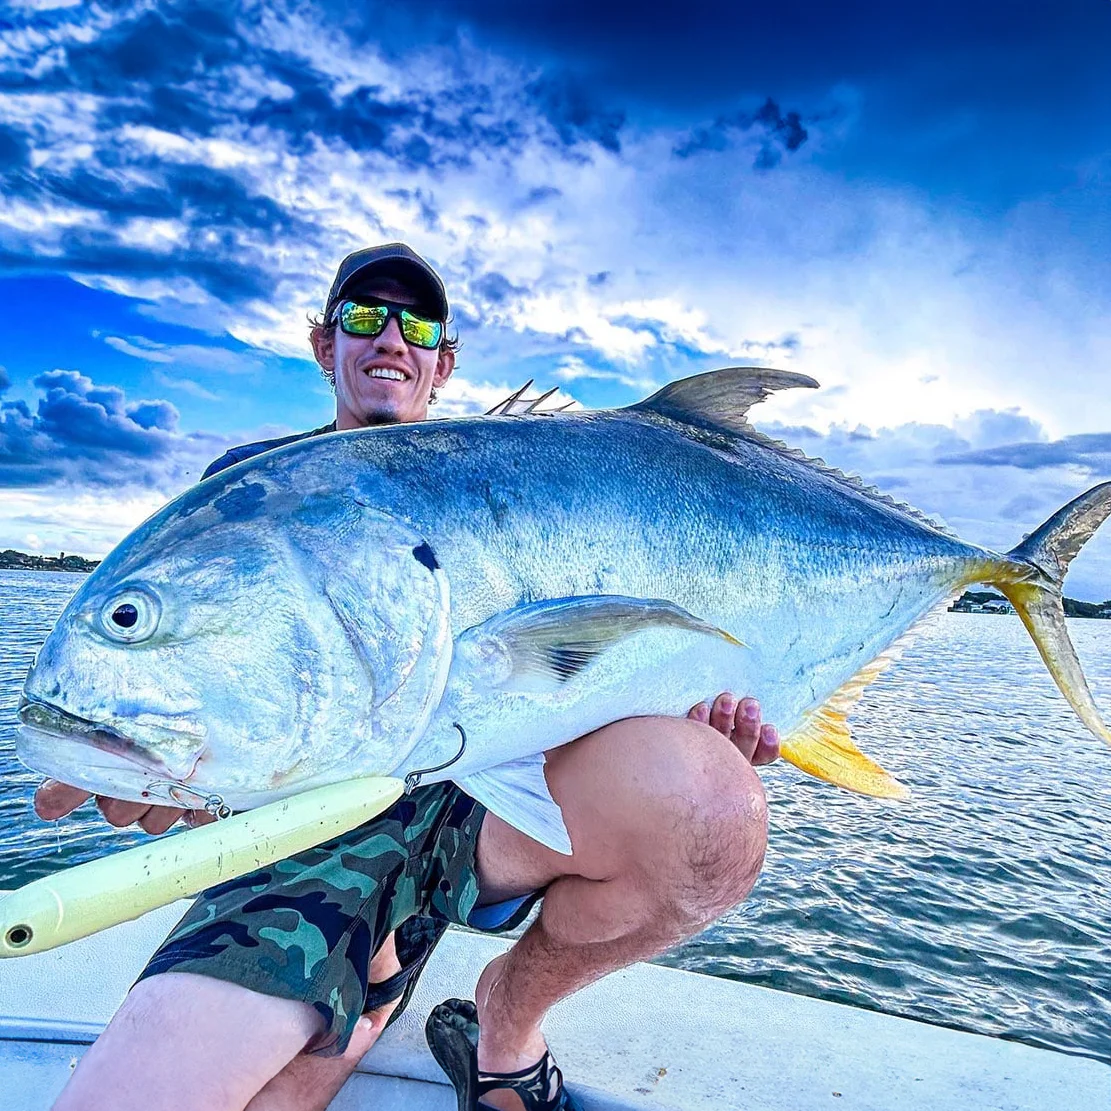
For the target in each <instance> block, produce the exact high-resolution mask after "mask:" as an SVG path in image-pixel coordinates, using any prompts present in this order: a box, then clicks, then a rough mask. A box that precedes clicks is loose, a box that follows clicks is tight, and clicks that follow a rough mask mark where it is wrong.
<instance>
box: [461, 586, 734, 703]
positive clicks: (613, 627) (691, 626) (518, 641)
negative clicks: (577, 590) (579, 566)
mask: <svg viewBox="0 0 1111 1111" xmlns="http://www.w3.org/2000/svg"><path fill="white" fill-rule="evenodd" d="M668 626H670V627H671V628H675V629H680V630H686V631H688V632H693V633H702V634H704V635H706V636H713V637H720V638H722V639H724V640H726V641H728V642H729V643H731V644H735V645H737V646H738V647H744V646H743V645H742V644H741V642H740V641H739V640H737V639H736V637H734V636H731V635H730V634H729V633H727V632H725V631H724V630H723V629H718V628H716V627H715V626H713V625H709V624H707V623H706V622H705V621H702V620H700V619H699V618H697V617H695V616H694V615H693V614H690V613H688V612H687V611H686V610H685V609H683V608H682V607H681V606H677V605H675V604H674V603H673V602H667V601H663V600H661V599H657V598H626V597H623V596H621V595H616V594H612V595H584V596H576V597H570V598H555V599H551V600H549V601H545V602H531V603H529V604H528V605H524V606H517V607H516V608H515V609H511V610H506V611H505V612H504V613H499V614H497V615H495V616H494V617H491V618H490V619H489V620H488V621H484V622H483V623H482V624H481V625H476V626H474V627H473V628H471V629H468V630H467V631H466V632H465V633H463V634H462V636H460V638H459V641H458V645H457V657H458V658H462V659H466V660H468V662H470V663H471V664H472V666H473V665H478V666H479V668H480V669H482V670H484V671H485V672H486V675H487V681H488V682H489V683H490V685H492V686H498V687H503V688H512V689H522V690H552V691H554V690H558V689H559V688H560V686H562V685H563V684H564V683H566V682H567V681H568V680H569V679H571V678H573V677H574V676H575V675H577V674H578V673H579V672H580V671H582V670H583V668H585V667H586V666H587V665H588V664H589V663H590V662H591V661H592V660H594V659H596V658H597V657H598V656H600V655H601V654H602V653H603V652H605V651H606V650H607V649H608V648H611V647H613V646H614V645H615V644H617V643H618V642H619V641H621V640H623V639H625V638H626V637H629V636H632V635H633V634H634V633H638V632H641V631H643V630H644V629H648V628H663V627H668ZM494 661H497V662H496V663H495V662H494Z"/></svg>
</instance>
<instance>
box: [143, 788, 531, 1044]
mask: <svg viewBox="0 0 1111 1111" xmlns="http://www.w3.org/2000/svg"><path fill="white" fill-rule="evenodd" d="M485 814H486V811H485V808H484V807H483V806H482V805H481V804H480V803H477V802H475V800H474V799H472V798H470V797H469V796H468V795H465V794H464V793H463V792H462V791H460V790H459V788H457V787H455V786H453V785H452V784H450V783H438V784H435V785H433V786H430V787H419V788H417V790H415V791H414V792H413V793H412V794H411V795H407V796H406V797H404V798H402V799H401V800H400V801H399V802H397V803H395V804H394V805H393V806H392V807H391V808H390V809H389V810H387V811H386V813H385V814H382V815H381V816H379V817H378V818H375V819H373V820H372V821H370V822H367V823H366V824H365V825H362V826H359V827H358V829H355V830H353V831H352V832H351V833H348V834H345V835H344V836H343V837H338V838H336V839H335V840H334V841H329V842H328V843H327V844H324V845H321V846H319V847H318V848H315V849H310V850H309V851H308V852H304V853H301V854H300V855H298V856H295V857H291V858H290V859H288V860H282V861H279V862H278V863H277V864H272V865H271V866H270V867H269V868H264V869H262V870H260V871H258V872H254V873H252V874H250V875H247V876H243V877H242V878H240V879H238V880H232V881H231V882H229V883H224V884H221V885H219V886H218V887H213V888H210V889H209V890H208V891H205V892H204V893H203V894H202V895H201V896H200V897H199V898H198V899H197V901H196V902H195V903H194V904H193V906H192V907H191V908H190V909H189V911H188V912H187V913H186V915H185V917H184V918H183V919H182V920H181V921H180V922H179V923H178V925H177V926H176V927H175V929H174V931H173V932H172V933H171V934H170V936H169V937H168V938H167V939H166V941H165V943H164V944H163V945H162V947H161V948H160V949H159V950H158V952H157V953H155V954H154V956H153V957H152V958H151V961H150V963H149V964H148V965H147V967H146V968H145V969H144V970H143V973H142V975H141V976H140V977H139V979H145V978H146V977H147V976H153V975H155V974H157V973H160V972H194V973H198V974H200V975H202V976H211V977H213V978H215V979H217V980H227V981H230V982H232V983H236V984H240V985H242V986H243V987H246V988H250V989H252V990H254V991H259V992H262V993H264V994H266V995H274V996H279V997H281V998H283V999H296V1000H299V1001H301V1002H305V1003H310V1004H312V1006H313V1007H315V1008H316V1010H317V1011H318V1012H319V1013H320V1014H321V1015H323V1017H324V1021H325V1023H326V1024H327V1025H326V1029H325V1030H324V1032H323V1033H322V1034H321V1035H320V1036H319V1038H318V1039H317V1040H316V1041H315V1042H314V1043H313V1045H312V1046H311V1051H312V1052H315V1053H320V1054H323V1055H325V1056H333V1055H336V1054H340V1053H342V1052H343V1051H344V1050H345V1049H346V1048H347V1042H348V1039H349V1038H350V1037H351V1032H352V1030H353V1029H354V1027H355V1023H356V1022H357V1021H358V1018H359V1016H360V1015H361V1014H362V1013H363V1012H364V1011H366V1010H370V1009H373V1008H374V1007H375V1006H380V1005H381V1004H382V1003H385V1002H388V1001H390V1000H393V999H396V998H398V996H399V995H402V999H403V1003H402V1005H404V1003H405V1002H407V1001H408V995H409V992H410V991H411V990H412V987H413V984H414V983H415V982H416V978H417V976H419V975H420V972H421V969H422V968H423V967H424V963H425V961H426V960H427V959H428V956H429V955H430V954H431V952H432V949H433V948H434V947H435V945H436V942H437V941H439V939H440V937H441V936H442V934H443V932H444V930H445V929H446V928H447V925H448V923H449V922H455V923H459V924H461V925H468V924H478V923H471V922H470V920H469V919H470V914H471V911H472V909H474V906H475V902H476V900H477V898H478V878H477V876H476V874H475V846H476V843H477V841H478V831H479V829H480V828H481V826H482V819H483V818H484V816H485ZM536 897H538V895H537V896H536ZM533 902H535V897H534V898H533V899H527V900H523V901H521V902H520V903H516V902H515V903H514V904H512V905H509V904H507V906H508V908H509V909H508V911H507V912H506V914H505V917H503V918H501V920H500V921H497V922H496V924H494V925H490V924H487V922H484V923H482V926H481V928H487V929H499V930H504V929H511V928H512V927H514V926H516V925H518V924H519V923H520V922H521V921H523V920H524V918H525V917H526V916H527V914H528V911H529V909H530V908H531V905H532V903H533ZM494 917H495V918H498V917H499V916H498V915H495V916H494ZM488 918H489V916H487V919H488ZM391 930H397V935H396V942H397V952H398V958H399V960H400V962H401V965H402V971H401V972H400V973H399V974H398V975H397V976H394V977H392V978H391V979H390V980H389V981H388V982H387V983H385V984H381V985H379V984H374V985H371V986H370V989H369V992H368V986H367V968H368V965H369V963H370V959H371V957H372V956H373V955H374V953H376V952H377V951H378V948H379V946H380V945H381V944H382V942H383V941H384V940H385V938H386V937H387V935H388V934H389V933H390V931H391ZM403 993H404V994H403ZM400 1011H401V1008H400V1007H399V1008H398V1011H397V1012H396V1013H397V1014H399V1013H400Z"/></svg>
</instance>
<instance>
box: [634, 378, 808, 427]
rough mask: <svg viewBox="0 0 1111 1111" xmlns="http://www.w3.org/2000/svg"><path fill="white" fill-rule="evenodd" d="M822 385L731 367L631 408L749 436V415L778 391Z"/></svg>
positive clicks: (690, 380)
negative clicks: (754, 406)
mask: <svg viewBox="0 0 1111 1111" xmlns="http://www.w3.org/2000/svg"><path fill="white" fill-rule="evenodd" d="M797 386H803V387H805V388H806V389H809V390H816V389H817V388H818V383H817V382H815V381H814V379H813V378H809V377H807V375H805V374H795V373H793V372H792V371H789V370H772V369H771V368H770V367H763V366H729V367H724V368H723V369H721V370H711V371H707V372H706V373H705V374H696V375H694V377H692V378H680V379H679V381H677V382H669V383H668V384H667V385H666V386H664V388H663V389H662V390H659V391H657V392H656V393H654V394H653V395H652V396H651V397H649V398H646V399H645V400H644V401H640V402H637V404H636V405H630V406H629V408H630V409H633V410H637V411H639V412H647V413H659V414H661V415H662V416H665V417H670V418H671V419H672V420H675V421H679V422H680V423H681V424H697V425H711V426H717V427H718V428H728V429H731V430H732V431H734V432H748V431H750V429H751V427H752V426H751V425H750V424H749V423H748V411H749V409H751V408H752V406H753V405H758V404H759V403H760V402H761V401H763V400H764V399H765V398H766V397H770V396H771V394H773V393H775V391H776V390H789V389H794V388H795V387H797Z"/></svg>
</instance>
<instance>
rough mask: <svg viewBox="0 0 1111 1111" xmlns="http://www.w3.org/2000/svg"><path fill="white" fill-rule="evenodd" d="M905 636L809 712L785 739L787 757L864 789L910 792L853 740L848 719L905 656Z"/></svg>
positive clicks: (898, 795) (890, 795)
mask: <svg viewBox="0 0 1111 1111" xmlns="http://www.w3.org/2000/svg"><path fill="white" fill-rule="evenodd" d="M908 635H909V634H908ZM905 642H906V638H900V639H899V640H898V641H896V642H895V643H894V644H892V645H891V646H890V647H889V648H888V649H886V651H884V652H881V653H880V654H879V655H878V656H877V657H876V658H875V659H874V660H871V661H869V662H868V663H866V664H865V665H864V666H863V667H862V668H861V669H860V670H859V671H858V672H857V673H856V674H855V675H854V676H852V678H850V679H849V680H847V681H846V682H844V683H842V684H841V686H840V687H838V688H837V690H835V691H834V692H833V694H832V695H830V697H829V698H828V699H826V701H825V702H824V703H822V705H821V706H819V707H817V708H816V709H814V710H812V711H811V712H810V713H809V714H807V715H806V717H805V718H804V719H803V722H802V724H801V725H800V726H799V727H798V728H797V729H796V730H794V732H792V733H791V734H790V735H788V736H787V737H786V738H784V740H783V741H782V742H781V743H780V746H779V752H780V755H781V756H782V757H783V759H784V760H786V761H787V762H788V763H789V764H794V765H795V767H796V768H798V769H799V770H800V771H804V772H807V773H808V774H810V775H813V776H816V777H817V778H818V779H824V780H825V781H826V782H827V783H833V784H836V786H838V787H846V788H848V790H850V791H857V792H859V793H860V794H862V795H872V796H873V797H874V798H881V799H905V798H909V797H910V792H909V791H908V790H907V789H906V787H904V786H903V785H902V784H901V783H900V782H899V781H898V780H897V779H895V778H894V777H893V776H890V775H888V773H887V772H885V771H884V770H883V768H881V767H880V766H879V764H877V763H876V762H875V761H874V760H871V759H869V757H867V756H865V755H864V753H863V752H861V751H860V749H859V748H857V747H856V745H855V744H853V738H852V733H851V732H850V730H849V726H848V722H847V720H846V719H847V718H848V716H849V713H850V712H851V710H852V708H853V707H854V706H855V705H856V704H857V702H859V701H860V697H861V695H863V693H864V691H865V690H866V689H867V688H868V686H869V685H870V684H871V683H873V682H875V680H876V679H878V678H879V677H880V675H882V674H883V672H884V671H886V670H887V668H888V667H890V666H891V664H892V663H894V662H895V660H897V659H898V658H899V656H900V655H901V654H902V651H903V648H904V647H905Z"/></svg>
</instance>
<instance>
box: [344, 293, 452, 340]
mask: <svg viewBox="0 0 1111 1111" xmlns="http://www.w3.org/2000/svg"><path fill="white" fill-rule="evenodd" d="M391 316H393V317H396V318H397V323H398V326H399V327H400V328H401V336H402V338H403V339H404V340H405V342H406V343H411V344H412V345H413V346H414V347H427V348H432V347H439V346H440V341H441V340H442V339H443V338H444V324H443V321H441V320H429V319H428V318H427V317H424V316H418V315H417V314H416V313H415V312H413V311H412V310H410V309H409V308H407V307H406V306H405V305H398V304H395V303H394V302H392V301H374V302H373V303H372V304H367V305H363V304H360V303H359V302H358V301H344V302H343V303H342V304H341V305H340V306H339V308H338V309H337V311H336V316H335V319H336V320H337V321H338V322H339V326H340V328H341V329H342V330H343V331H344V332H346V333H347V335H349V336H367V337H371V338H373V337H374V336H380V335H381V334H382V333H383V332H384V331H385V330H386V325H387V324H389V322H390V317H391Z"/></svg>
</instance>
